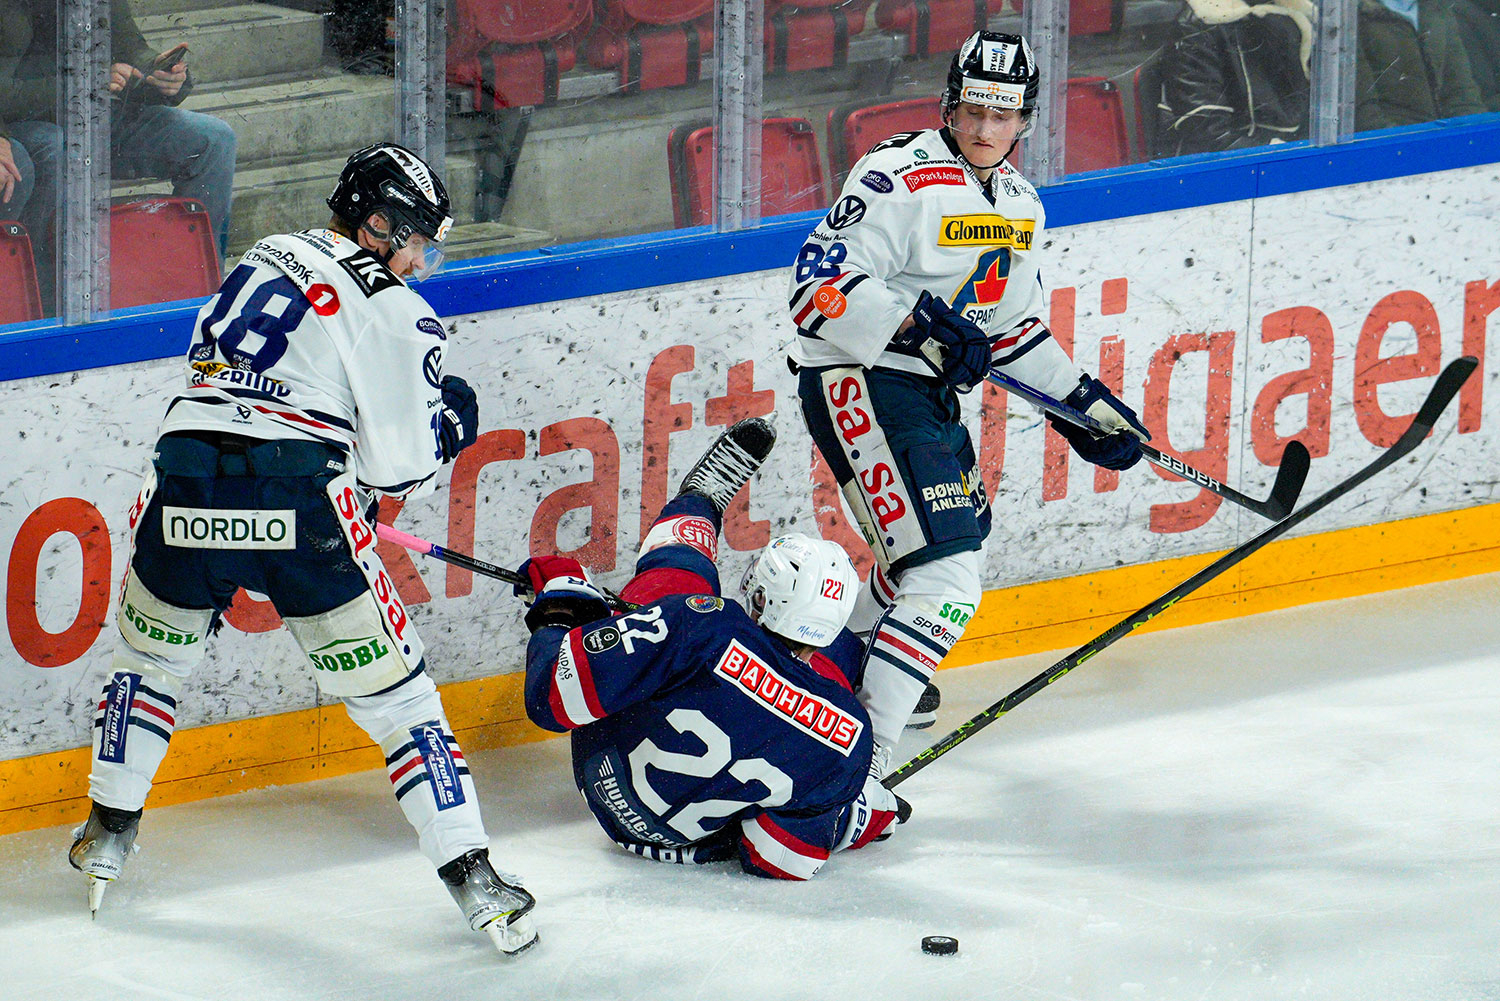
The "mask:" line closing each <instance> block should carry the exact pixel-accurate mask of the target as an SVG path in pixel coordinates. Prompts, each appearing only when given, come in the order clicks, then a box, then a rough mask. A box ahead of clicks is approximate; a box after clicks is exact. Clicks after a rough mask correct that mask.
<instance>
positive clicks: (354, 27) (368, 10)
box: [328, 0, 395, 76]
mask: <svg viewBox="0 0 1500 1001" xmlns="http://www.w3.org/2000/svg"><path fill="white" fill-rule="evenodd" d="M394 8H395V5H394V4H393V3H392V0H333V9H332V10H331V11H330V12H329V14H328V45H329V47H330V48H332V49H333V51H334V52H335V53H336V54H337V55H338V58H339V65H340V66H342V67H343V68H344V72H346V73H359V74H362V75H365V76H381V75H384V76H390V75H391V74H392V73H393V72H394V69H395V59H394V58H393V56H392V52H391V50H392V39H391V18H392V16H393V15H394V13H395V10H394Z"/></svg>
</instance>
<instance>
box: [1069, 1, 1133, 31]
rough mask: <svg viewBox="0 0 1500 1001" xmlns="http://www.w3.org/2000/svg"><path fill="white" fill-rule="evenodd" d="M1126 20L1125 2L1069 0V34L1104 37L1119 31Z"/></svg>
mask: <svg viewBox="0 0 1500 1001" xmlns="http://www.w3.org/2000/svg"><path fill="white" fill-rule="evenodd" d="M1124 20H1125V0H1069V3H1068V34H1069V35H1070V36H1071V37H1073V38H1078V37H1080V36H1082V35H1104V34H1108V33H1110V32H1113V31H1118V30H1119V28H1120V25H1121V24H1122V23H1123V22H1124Z"/></svg>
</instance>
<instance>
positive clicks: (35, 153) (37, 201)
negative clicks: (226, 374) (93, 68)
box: [0, 0, 237, 307]
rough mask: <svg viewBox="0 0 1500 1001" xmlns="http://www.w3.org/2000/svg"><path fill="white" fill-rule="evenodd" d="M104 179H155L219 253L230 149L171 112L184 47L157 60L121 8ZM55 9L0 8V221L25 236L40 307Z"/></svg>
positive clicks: (54, 85) (180, 93) (51, 277)
mask: <svg viewBox="0 0 1500 1001" xmlns="http://www.w3.org/2000/svg"><path fill="white" fill-rule="evenodd" d="M110 53H111V65H110V68H109V75H108V77H107V78H106V79H104V80H102V81H100V85H101V86H103V87H104V88H105V89H106V90H107V91H108V92H109V93H110V95H111V96H112V97H113V98H114V100H112V101H111V109H112V113H111V116H110V162H111V173H112V174H113V175H114V176H115V177H121V178H158V177H159V178H164V179H167V180H170V181H171V182H172V194H173V195H175V196H177V197H181V198H195V199H197V200H198V201H201V202H202V203H203V205H204V207H205V208H207V209H208V215H209V218H210V219H211V220H212V222H213V226H214V234H215V237H216V239H217V241H218V249H219V253H220V254H221V255H222V254H224V253H226V251H227V249H228V243H229V215H230V200H231V191H232V189H233V185H234V164H235V153H236V149H237V141H236V139H235V134H234V131H233V130H232V129H231V128H230V127H229V126H228V125H227V124H226V123H224V122H223V121H221V120H219V119H218V118H215V117H213V116H212V115H204V114H200V113H197V112H193V111H186V110H184V109H182V108H181V107H179V105H181V104H182V102H183V100H184V99H185V98H186V97H187V96H188V95H189V94H190V93H191V92H192V88H193V81H192V74H191V71H190V70H189V67H188V59H189V54H188V53H189V48H188V44H187V43H182V44H177V45H174V46H172V47H169V48H168V49H167V50H166V51H165V52H157V51H156V50H155V49H154V48H153V47H152V46H151V45H150V44H148V43H147V42H146V39H145V38H144V37H143V36H142V35H141V32H140V29H139V28H138V27H137V26H136V23H135V17H134V15H133V14H132V12H131V8H130V3H129V0H111V3H110ZM59 66H60V63H59V53H58V23H57V5H56V4H55V3H49V2H46V0H0V218H6V219H15V220H17V221H19V222H20V223H21V224H22V225H24V226H25V227H26V229H27V232H28V233H29V234H30V236H31V241H32V247H33V251H34V252H35V254H36V258H37V273H38V274H37V277H38V283H39V284H40V286H41V291H42V301H43V304H44V306H49V307H50V305H51V304H52V302H53V299H54V297H55V291H54V290H55V273H56V254H55V249H54V247H53V244H52V232H53V216H54V215H55V214H56V211H57V208H56V204H57V185H58V183H59V178H60V176H61V173H62V166H63V136H62V129H61V127H60V126H59V124H58V122H57V97H58V86H59V77H60V69H59Z"/></svg>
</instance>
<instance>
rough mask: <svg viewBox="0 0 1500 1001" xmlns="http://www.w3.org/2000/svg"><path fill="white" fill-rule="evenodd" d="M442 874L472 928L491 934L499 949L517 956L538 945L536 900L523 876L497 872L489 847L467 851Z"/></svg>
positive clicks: (439, 871)
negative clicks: (533, 917) (534, 911)
mask: <svg viewBox="0 0 1500 1001" xmlns="http://www.w3.org/2000/svg"><path fill="white" fill-rule="evenodd" d="M438 875H439V876H441V877H442V879H443V883H444V884H446V885H447V887H448V892H449V893H451V894H452V895H453V900H454V901H455V902H456V903H457V904H458V907H459V910H461V911H463V912H464V918H465V919H467V920H468V922H469V927H470V928H473V929H474V930H475V931H483V932H485V933H486V934H488V935H489V937H490V939H491V940H492V941H493V942H494V943H495V948H497V949H499V950H500V951H501V952H503V953H505V954H506V955H508V956H513V955H515V954H516V953H518V952H524V951H525V950H527V949H529V948H531V947H532V946H534V945H536V943H537V941H538V939H537V934H536V923H535V922H534V921H532V919H531V914H530V912H531V909H532V908H533V907H535V906H536V898H535V897H533V896H532V895H531V894H529V893H527V892H526V888H525V887H523V886H522V885H521V878H520V877H519V876H513V875H511V874H510V873H508V872H507V873H499V872H496V871H495V867H494V866H493V865H491V864H490V850H489V849H488V848H476V849H474V850H473V851H470V852H465V853H464V854H463V855H460V856H459V857H458V858H456V859H454V860H453V861H452V862H449V863H448V864H447V865H445V866H443V867H442V868H441V869H439V870H438Z"/></svg>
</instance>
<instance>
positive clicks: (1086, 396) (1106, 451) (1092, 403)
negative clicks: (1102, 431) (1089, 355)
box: [1047, 375, 1151, 469]
mask: <svg viewBox="0 0 1500 1001" xmlns="http://www.w3.org/2000/svg"><path fill="white" fill-rule="evenodd" d="M1063 402H1064V403H1066V404H1067V405H1068V406H1070V407H1072V408H1074V409H1075V410H1082V411H1083V412H1084V413H1086V414H1088V415H1089V416H1090V417H1092V418H1094V420H1096V421H1098V422H1099V423H1100V424H1103V425H1104V426H1105V427H1107V428H1111V429H1113V433H1111V434H1107V435H1102V436H1099V435H1095V434H1094V432H1092V431H1090V430H1089V429H1088V428H1082V427H1079V426H1078V425H1077V424H1073V423H1071V422H1069V421H1065V420H1063V419H1062V418H1060V417H1053V416H1052V415H1051V414H1048V415H1047V420H1049V421H1051V422H1052V426H1053V427H1054V428H1056V429H1057V433H1058V434H1060V435H1062V436H1063V437H1064V438H1066V439H1067V440H1068V444H1069V445H1072V446H1073V451H1075V452H1077V453H1078V455H1079V457H1081V458H1083V459H1087V460H1088V461H1089V462H1092V463H1093V464H1094V465H1096V466H1103V467H1104V468H1105V469H1129V468H1130V467H1131V466H1133V465H1135V464H1136V463H1137V462H1140V461H1141V442H1142V441H1149V440H1150V439H1151V432H1150V431H1147V430H1146V426H1145V425H1144V424H1142V423H1141V421H1140V418H1138V417H1136V415H1135V411H1134V410H1131V409H1130V408H1129V407H1127V406H1126V405H1125V404H1123V403H1121V402H1120V400H1119V398H1118V397H1116V396H1115V394H1114V393H1111V392H1110V391H1109V387H1108V386H1106V385H1105V384H1104V383H1102V382H1100V381H1099V380H1098V379H1095V378H1094V377H1093V376H1090V375H1086V376H1084V377H1083V378H1082V379H1081V380H1079V383H1078V388H1077V389H1075V390H1073V392H1071V393H1069V394H1068V395H1067V396H1066V397H1064V398H1063Z"/></svg>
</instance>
